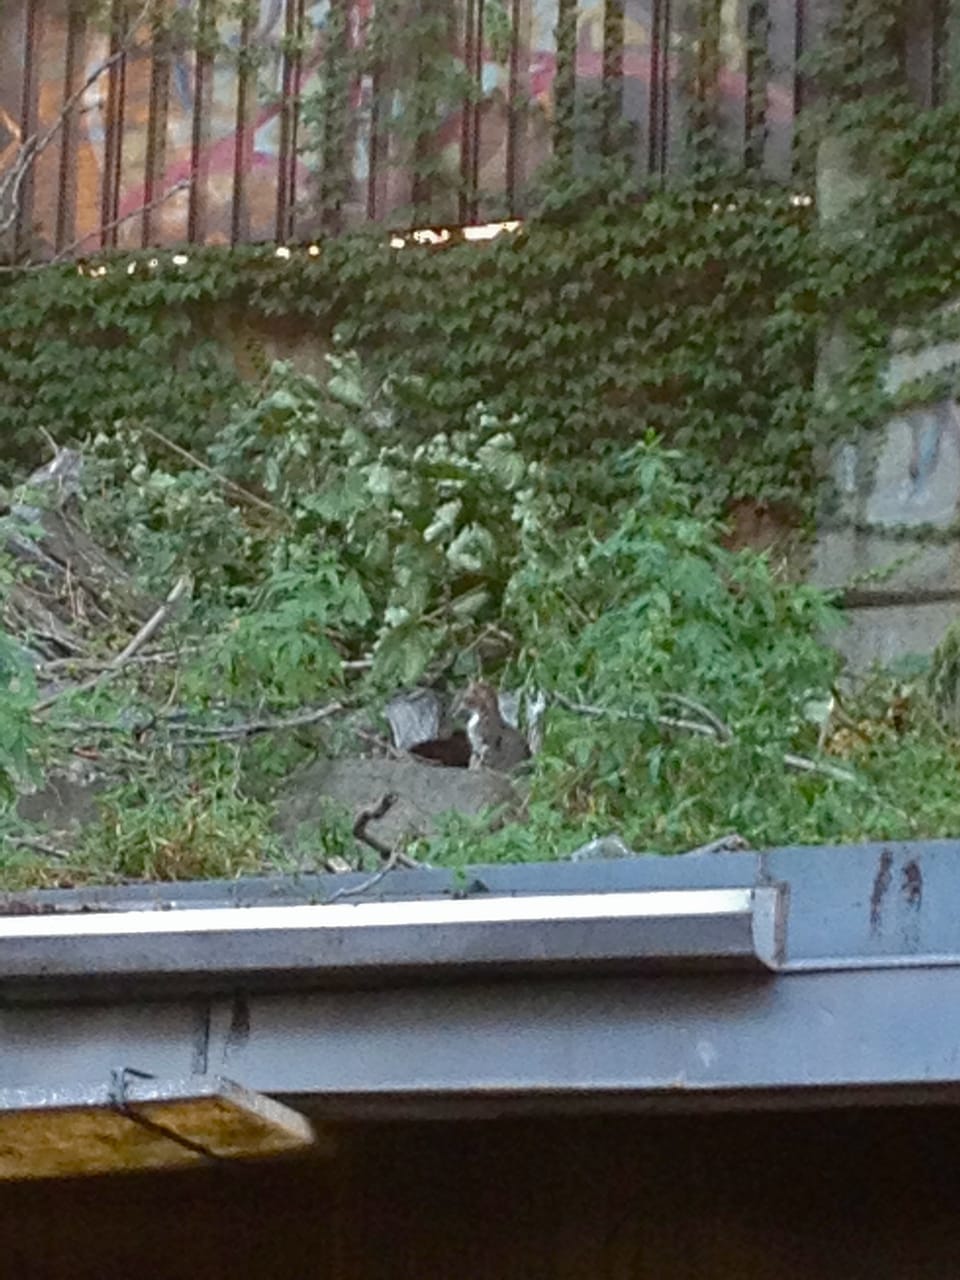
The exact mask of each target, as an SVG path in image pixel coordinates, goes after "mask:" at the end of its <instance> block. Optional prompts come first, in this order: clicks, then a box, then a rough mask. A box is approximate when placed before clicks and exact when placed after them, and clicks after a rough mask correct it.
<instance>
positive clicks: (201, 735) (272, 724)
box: [169, 702, 346, 747]
mask: <svg viewBox="0 0 960 1280" xmlns="http://www.w3.org/2000/svg"><path fill="white" fill-rule="evenodd" d="M345 710H346V706H345V705H344V703H342V702H331V703H328V705H327V706H325V707H315V708H314V709H313V710H312V711H301V712H298V713H297V714H296V715H294V716H286V717H285V718H283V719H279V720H249V721H247V722H246V723H243V724H224V725H211V726H210V727H209V728H206V729H201V730H200V731H199V732H197V729H198V726H196V725H191V724H189V723H185V724H181V725H176V726H174V725H171V726H170V727H169V728H170V730H175V731H176V732H180V731H182V732H183V733H185V734H189V735H191V736H188V737H178V738H176V742H177V744H178V745H179V746H184V747H188V746H200V745H202V744H203V743H208V742H231V741H233V740H234V739H236V738H252V737H255V736H256V735H257V734H261V733H279V732H281V731H282V730H284V729H301V728H303V727H304V726H305V725H311V724H318V723H319V722H320V721H321V720H326V719H328V718H329V717H330V716H334V715H336V714H337V712H339V711H345Z"/></svg>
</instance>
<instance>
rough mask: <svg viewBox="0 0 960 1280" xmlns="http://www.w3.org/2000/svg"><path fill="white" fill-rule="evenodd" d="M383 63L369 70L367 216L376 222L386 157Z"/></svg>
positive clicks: (376, 64)
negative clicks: (383, 122) (383, 123)
mask: <svg viewBox="0 0 960 1280" xmlns="http://www.w3.org/2000/svg"><path fill="white" fill-rule="evenodd" d="M382 97H383V64H382V63H381V62H380V61H379V59H378V60H377V62H376V63H375V64H374V66H373V68H372V70H371V72H370V165H369V169H368V171H367V218H368V219H369V221H370V222H376V220H377V216H378V213H379V192H380V181H381V166H382V164H383V162H384V160H385V158H386V156H385V152H386V147H385V139H384V135H383V126H382V121H381V116H382V108H383V102H382Z"/></svg>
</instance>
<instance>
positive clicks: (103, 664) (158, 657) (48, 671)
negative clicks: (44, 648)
mask: <svg viewBox="0 0 960 1280" xmlns="http://www.w3.org/2000/svg"><path fill="white" fill-rule="evenodd" d="M199 652H200V650H199V648H198V647H197V646H195V645H191V646H188V647H185V648H183V649H166V650H163V651H162V652H159V653H137V654H134V655H133V657H131V658H128V659H127V665H128V666H143V667H152V666H165V665H166V664H167V663H171V662H179V661H181V659H183V658H187V657H190V656H191V655H192V654H195V653H199ZM112 665H113V659H112V658H51V659H50V661H49V662H42V663H40V665H39V666H38V667H37V673H38V674H39V675H41V676H50V675H56V673H57V672H59V671H68V672H71V671H107V670H109V668H110V667H111V666H112Z"/></svg>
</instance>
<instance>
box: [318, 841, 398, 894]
mask: <svg viewBox="0 0 960 1280" xmlns="http://www.w3.org/2000/svg"><path fill="white" fill-rule="evenodd" d="M400 857H401V854H400V850H399V849H394V851H393V852H392V853H391V854H390V856H389V857H388V858H387V860H386V862H385V863H384V864H383V866H382V867H381V868H380V870H379V871H376V872H374V874H373V875H372V876H368V877H367V879H366V880H362V881H361V882H360V884H355V885H345V886H344V887H343V888H342V889H338V890H337V891H336V893H332V894H331V895H330V897H329V898H325V899H324V903H323V905H324V906H325V907H329V906H332V905H333V903H335V902H339V901H340V900H341V899H342V898H356V897H359V896H360V895H361V894H364V893H366V892H367V891H368V890H369V889H373V888H374V887H375V886H376V885H378V884H379V883H380V881H381V880H383V879H385V878H386V877H387V876H388V875H389V874H390V872H391V871H394V870H396V868H397V867H398V866H399V865H400Z"/></svg>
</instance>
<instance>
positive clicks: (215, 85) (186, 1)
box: [0, 0, 793, 249]
mask: <svg viewBox="0 0 960 1280" xmlns="http://www.w3.org/2000/svg"><path fill="white" fill-rule="evenodd" d="M780 2H781V3H783V4H786V3H787V0H780ZM30 3H31V0H21V4H20V5H16V4H14V5H9V6H5V7H4V10H3V13H2V14H0V170H2V167H3V166H4V165H5V164H9V163H10V162H11V160H12V157H13V156H14V155H15V154H16V150H17V148H18V146H19V145H20V142H21V140H22V138H23V136H24V131H25V128H26V129H27V130H28V131H29V128H30V123H31V115H30V113H31V111H32V113H33V116H32V119H33V122H34V123H33V127H34V128H36V127H39V128H41V129H42V128H44V127H48V126H49V125H50V124H51V123H52V122H54V121H55V120H56V119H57V117H58V114H59V113H60V111H61V110H62V105H63V102H64V100H65V93H66V90H65V82H66V79H67V66H68V63H69V62H70V58H71V54H70V41H71V39H73V40H76V35H75V33H74V35H73V36H71V33H70V24H69V19H68V16H67V15H66V13H65V12H63V11H53V10H52V9H51V10H45V9H43V8H38V10H37V11H36V12H35V13H34V16H33V19H32V21H31V22H30V23H28V19H27V6H28V5H29V4H30ZM177 3H178V4H180V6H181V7H183V8H187V9H189V8H190V7H191V6H192V5H194V4H195V3H196V0H177ZM295 3H296V0H259V8H258V10H257V11H256V13H255V15H254V17H253V20H252V23H250V22H249V20H248V26H247V28H246V30H245V31H242V30H241V27H240V25H239V23H238V22H233V23H229V22H225V23H223V24H221V25H220V26H219V28H218V35H219V37H220V39H221V41H222V42H223V45H224V48H225V50H226V52H225V54H224V55H222V56H218V57H216V58H214V59H213V60H212V63H211V64H210V65H209V66H208V67H206V68H204V67H202V66H201V65H200V63H201V60H200V59H199V58H198V57H197V55H196V54H194V53H193V52H191V51H184V50H177V51H175V52H173V53H172V54H171V55H170V57H169V60H168V62H166V63H165V64H164V81H165V83H164V84H163V86H162V89H163V92H162V95H161V94H159V93H158V87H157V70H156V62H155V60H154V58H153V57H152V56H151V54H150V51H149V50H148V49H147V48H145V47H140V48H138V49H137V50H135V51H134V52H133V53H132V54H131V55H130V56H129V57H128V58H127V59H126V60H125V62H124V65H123V74H122V86H121V91H120V96H119V97H117V96H116V95H114V94H112V93H111V91H110V87H109V85H108V84H107V83H106V81H107V78H106V77H100V78H99V79H98V80H96V81H95V83H93V84H92V85H91V86H90V87H89V89H88V90H87V92H86V94H85V95H84V100H83V103H82V109H81V111H80V113H79V114H78V115H77V116H76V117H75V128H74V134H73V136H72V140H71V143H70V152H69V156H68V159H69V164H68V165H66V166H65V165H64V163H63V156H64V151H63V148H62V146H61V145H60V140H59V138H58V140H57V142H56V143H55V144H54V145H52V146H50V147H49V148H48V149H47V151H46V152H45V153H44V156H43V157H42V159H41V161H40V163H39V164H38V166H37V171H36V177H35V183H34V188H33V194H32V205H33V208H32V215H33V216H32V221H33V223H34V224H35V225H36V226H37V227H38V229H39V232H40V235H41V237H42V238H43V239H45V240H46V241H47V242H48V243H50V244H53V242H54V239H55V238H57V239H58V240H59V243H58V246H57V247H58V248H62V247H63V241H64V240H68V241H70V242H71V243H72V242H73V240H74V238H76V239H77V240H81V239H82V238H84V237H87V239H83V241H82V244H81V248H83V249H86V248H92V247H95V246H96V245H97V243H99V241H98V238H97V237H98V234H99V232H100V229H101V228H102V227H103V226H104V225H105V219H106V216H107V206H106V204H105V196H104V192H105V190H106V186H107V183H108V182H109V183H112V189H113V196H112V203H111V204H110V207H109V221H111V222H113V223H115V224H116V239H117V241H118V243H120V244H127V245H133V244H138V243H140V240H141V237H142V236H143V235H145V234H146V232H145V230H144V223H143V220H142V219H138V218H137V217H136V216H134V215H136V214H137V212H138V211H139V210H141V209H142V208H143V206H144V205H145V204H146V203H147V202H148V198H151V199H153V200H155V201H157V206H156V208H155V210H154V211H153V213H152V214H151V218H150V223H149V242H150V243H159V244H173V243H178V242H182V241H184V240H186V239H188V238H189V237H190V234H191V217H190V210H191V201H192V202H193V207H194V208H196V206H197V204H198V201H200V198H201V197H202V206H203V211H204V212H203V219H202V225H200V226H199V231H198V230H197V226H196V225H194V226H193V230H192V234H193V236H194V238H198V239H202V240H205V241H207V242H208V243H218V242H219V243H223V242H228V241H229V240H230V239H231V238H238V227H239V228H240V231H239V238H240V239H249V240H271V239H274V238H277V237H278V235H281V236H282V234H283V232H282V231H280V229H279V228H278V221H277V218H278V198H277V192H278V183H279V182H280V174H281V171H284V172H288V173H289V175H290V177H291V178H292V185H293V188H294V190H295V193H296V196H297V198H298V200H299V202H300V207H301V208H302V209H303V210H304V213H303V216H301V217H300V218H299V219H297V218H293V219H291V220H290V221H289V229H291V230H292V231H293V234H295V235H296V234H297V233H298V231H299V232H303V233H307V234H309V230H310V220H309V196H310V193H311V191H312V190H313V189H314V185H315V180H316V179H317V176H318V175H317V168H318V164H319V157H318V155H317V153H316V151H312V152H311V151H309V150H305V149H303V147H302V146H296V145H294V144H292V143H291V133H290V130H289V129H288V128H285V119H288V118H289V108H285V107H284V94H285V91H286V93H287V95H288V101H289V94H290V92H291V91H292V92H293V93H294V94H297V95H301V96H304V97H307V96H309V95H310V94H311V93H313V92H317V91H318V90H319V89H320V87H321V85H322V77H323V71H324V65H325V63H324V57H325V51H326V50H327V46H328V40H329V37H330V30H331V9H330V0H317V2H316V3H314V4H310V3H307V4H305V5H304V7H303V13H302V22H303V40H302V49H303V52H302V53H301V54H300V55H299V57H298V61H297V65H296V68H295V72H294V74H293V76H291V73H290V66H289V63H288V62H287V61H286V60H285V57H284V54H283V48H284V37H285V33H287V32H288V30H289V27H288V23H289V15H288V8H287V6H288V5H290V4H295ZM373 3H374V0H350V2H349V4H348V5H347V10H346V16H347V37H346V38H347V41H348V44H349V46H350V48H351V49H352V50H353V51H354V52H358V51H361V52H362V49H363V45H364V41H365V39H366V35H367V32H368V30H369V23H370V19H371V16H372V10H373ZM496 3H497V0H488V10H487V12H488V13H489V12H491V11H492V10H493V8H494V7H495V5H496ZM660 6H661V0H625V3H624V4H623V13H624V20H623V44H622V49H621V51H620V57H619V59H618V65H619V68H620V73H621V75H622V100H623V111H624V115H625V116H626V117H627V118H628V119H629V120H631V121H632V122H633V123H634V124H635V125H636V128H637V132H638V136H639V135H642V134H643V131H644V129H645V128H646V127H648V125H649V119H650V112H651V110H652V105H651V104H652V101H653V98H654V97H655V95H656V92H657V91H656V87H655V85H654V84H653V76H654V73H655V72H656V66H655V63H656V62H657V59H659V67H660V72H659V74H660V75H661V76H663V77H664V78H665V82H666V83H668V84H670V83H673V82H674V81H675V80H676V77H677V64H678V56H679V48H680V44H681V42H682V40H681V36H680V35H679V34H678V33H676V32H673V33H668V39H667V41H666V45H665V46H664V41H663V38H662V35H661V36H658V35H657V30H658V29H659V28H658V23H659V24H660V25H661V26H662V12H663V10H662V8H661V7H660ZM745 8H746V5H745V2H744V0H724V3H723V5H722V9H721V16H722V34H721V54H722V70H721V73H720V78H719V83H718V86H717V88H718V92H719V95H720V99H721V102H722V103H723V104H725V111H726V115H727V117H728V118H729V120H730V121H731V125H730V128H731V134H732V136H733V135H737V132H738V130H739V131H740V133H742V115H743V110H744V103H745V102H746V99H747V89H748V86H747V55H746V40H745V35H744V31H745V20H746V19H745ZM463 9H464V5H462V4H460V5H458V6H457V7H456V14H457V15H458V17H457V20H458V22H459V21H460V17H459V15H460V14H461V11H462V10H463ZM500 9H502V10H503V13H504V15H506V14H507V10H508V9H509V16H508V17H507V18H506V20H507V23H508V28H509V33H510V34H509V46H510V47H509V49H508V50H507V51H506V52H505V51H504V49H503V48H502V47H500V45H498V42H496V41H494V40H493V39H489V40H488V39H483V40H481V42H480V54H479V57H478V58H477V59H476V65H475V68H474V71H475V73H476V81H477V91H478V93H477V96H478V99H479V101H478V103H477V104H476V106H475V107H474V108H473V109H474V111H475V119H476V131H477V136H476V138H475V141H474V148H475V152H476V156H475V164H476V184H477V188H478V192H479V200H478V208H479V212H480V213H481V214H482V213H483V212H484V211H487V212H489V213H491V214H496V215H502V214H504V213H506V212H511V211H513V210H508V209H506V208H505V207H504V202H505V200H511V201H514V202H516V201H517V199H518V198H519V196H518V190H515V189H514V188H516V187H518V188H519V189H522V188H523V187H525V186H526V184H527V183H528V182H529V180H530V178H531V177H532V176H533V175H534V174H535V173H536V171H537V170H538V169H539V167H540V165H541V164H542V163H543V161H545V160H546V159H547V158H548V156H549V154H550V147H551V128H552V121H553V117H554V106H555V104H554V86H555V82H556V73H557V51H556V41H555V30H556V25H557V0H521V2H520V3H519V4H513V3H512V2H511V3H510V4H504V3H503V0H500ZM658 14H659V15H660V16H659V17H658ZM604 22H605V15H604V4H603V3H602V2H599V3H590V2H589V0H587V2H581V4H580V6H579V9H578V25H577V36H576V53H575V71H576V79H577V84H578V92H581V86H582V87H583V89H589V87H590V86H592V85H599V84H600V83H601V80H602V75H603V70H604ZM244 41H245V42H246V47H253V48H255V49H256V50H257V53H258V67H257V72H256V76H255V83H254V84H253V85H252V87H248V88H247V89H246V98H245V100H244V107H243V109H242V110H241V109H240V105H239V104H240V102H241V98H242V92H241V78H240V74H239V73H238V63H237V58H236V57H235V56H231V53H232V54H236V52H237V51H238V50H239V49H240V48H241V45H243V44H244ZM453 53H454V55H455V56H460V57H461V58H463V59H465V58H466V57H467V53H466V51H465V50H464V49H462V48H461V49H455V50H453ZM108 54H109V45H108V43H107V39H106V37H105V36H103V35H101V34H99V33H96V32H94V31H92V30H89V31H86V32H85V33H84V38H83V48H82V58H79V59H78V58H76V56H74V59H73V61H74V62H75V63H77V64H78V65H79V67H81V68H85V74H86V75H87V76H90V75H91V74H92V73H93V72H94V71H95V70H96V68H97V67H98V66H100V65H102V63H103V62H104V60H105V59H106V58H107V56H108ZM73 74H74V76H75V77H77V76H78V72H77V70H76V68H75V69H74V72H73ZM82 78H83V75H79V79H80V80H82ZM788 79H789V78H787V79H785V78H784V77H783V76H782V75H780V76H778V75H777V74H776V71H775V69H774V70H773V71H771V73H770V80H769V82H768V83H767V85H766V91H765V112H766V120H767V125H768V127H769V128H772V129H774V130H775V129H776V128H778V127H780V128H782V127H785V126H789V122H790V120H791V117H792V104H793V98H792V93H793V90H792V83H788ZM76 83H77V79H75V80H74V81H73V82H72V84H76ZM409 92H410V89H409V88H408V87H407V86H405V85H404V84H403V83H398V84H397V85H396V86H394V88H393V90H392V95H393V96H392V100H391V103H390V112H393V113H399V112H400V111H402V108H403V101H404V96H405V94H406V93H409ZM349 93H350V101H349V119H350V147H349V150H350V154H349V164H348V183H347V187H348V189H347V191H346V194H345V199H344V219H345V221H346V222H348V223H349V222H356V221H361V220H364V219H367V218H370V217H374V218H376V219H379V220H389V219H390V217H391V215H393V214H396V213H398V211H400V210H401V209H403V207H404V206H405V205H407V204H408V202H409V198H410V186H411V177H410V171H409V158H408V157H407V156H405V155H404V154H403V153H402V151H401V149H400V148H399V147H397V146H392V147H390V146H388V148H387V149H386V152H385V153H384V152H382V151H381V152H378V151H377V150H376V144H375V138H374V114H375V105H376V99H377V93H376V86H375V84H374V81H373V77H372V75H370V74H367V73H365V72H359V73H357V74H356V76H355V78H354V80H353V82H352V83H351V85H350V89H349ZM754 96H755V95H754ZM161 97H162V103H163V109H162V122H161V133H162V136H161V137H160V138H159V139H158V137H157V125H156V121H155V120H154V121H153V123H151V120H152V114H151V113H156V112H157V111H158V106H157V104H158V101H159V100H160V99H161ZM521 104H522V105H521ZM674 106H675V104H674ZM464 109H465V108H464V104H463V103H462V102H455V103H451V104H449V107H448V109H447V110H446V111H445V112H444V113H443V117H442V119H440V120H439V122H438V125H437V128H436V131H435V135H434V136H433V138H432V141H431V146H432V149H433V153H434V156H435V158H438V159H439V161H440V164H441V167H442V168H443V169H445V170H446V171H447V172H449V173H450V174H452V175H456V174H457V173H458V172H459V171H460V167H461V163H462V148H463V145H464V141H463V139H464V128H463V113H464ZM659 109H660V111H661V113H663V112H664V111H665V110H666V108H664V106H663V105H662V104H661V106H660V108H659ZM285 111H286V112H287V115H286V116H285ZM381 115H382V112H381ZM388 115H389V112H388ZM198 121H199V126H198ZM518 121H519V122H520V123H519V125H518V123H517V122H518ZM380 127H381V128H382V127H383V126H382V119H381V126H380ZM302 141H303V138H302V134H301V138H300V142H301V143H302ZM735 142H736V137H734V143H735ZM511 146H512V150H513V165H514V170H515V172H514V179H516V176H517V173H519V184H518V183H517V182H516V181H514V182H513V185H512V186H510V183H509V180H508V176H507V173H508V151H509V150H510V148H511ZM639 154H640V149H639V148H638V155H639ZM108 157H112V159H111V160H110V165H112V172H111V173H110V174H108V173H107V172H106V170H107V167H108ZM158 157H159V164H158ZM375 169H378V171H377V172H376V173H374V170H375ZM67 170H69V172H68V171H67ZM152 170H155V171H154V172H151V171H152ZM65 184H66V188H68V189H65ZM508 186H510V189H509V190H508ZM174 189H177V190H176V194H175V195H173V196H172V197H171V198H169V199H162V200H157V197H162V196H163V195H164V193H166V192H170V191H171V190H174ZM65 201H67V202H68V205H69V217H65V215H64V212H63V209H64V202H65ZM238 201H239V202H240V203H241V204H242V218H241V219H239V221H238V214H237V209H238ZM438 216H442V217H444V218H450V217H455V216H456V209H455V208H453V207H451V206H450V205H447V206H445V207H444V208H442V209H439V210H438Z"/></svg>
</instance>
